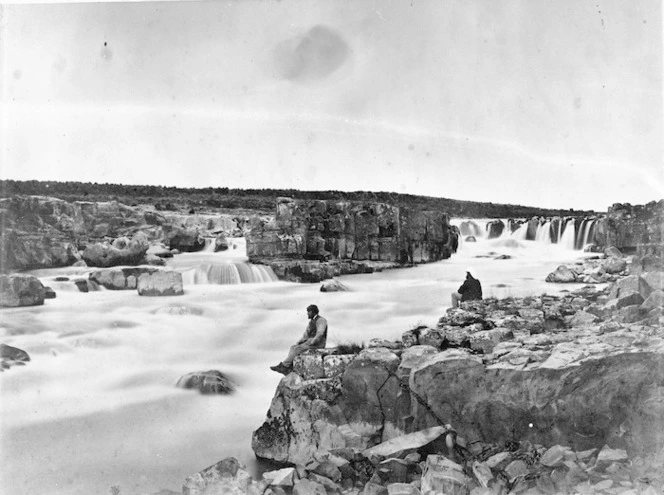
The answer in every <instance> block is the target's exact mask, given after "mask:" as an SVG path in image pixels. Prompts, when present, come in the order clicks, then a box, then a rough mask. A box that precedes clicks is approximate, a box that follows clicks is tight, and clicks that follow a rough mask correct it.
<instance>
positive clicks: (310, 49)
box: [273, 25, 350, 81]
mask: <svg viewBox="0 0 664 495" xmlns="http://www.w3.org/2000/svg"><path fill="white" fill-rule="evenodd" d="M349 55H350V48H349V47H348V44H347V43H346V42H345V41H344V40H343V38H342V37H341V36H340V35H339V34H338V33H337V32H335V31H334V30H333V29H331V28H329V27H327V26H323V25H317V26H314V27H312V28H311V29H309V31H307V32H306V33H305V34H302V35H299V36H296V37H293V38H290V39H287V40H284V41H281V42H279V43H278V44H277V45H276V47H275V48H274V52H273V61H274V67H275V69H276V72H277V74H278V76H279V77H280V78H282V79H287V80H292V81H312V80H319V79H324V78H326V77H327V76H329V75H330V74H332V73H333V72H335V71H336V70H337V69H339V68H340V67H341V66H342V65H343V64H344V62H345V61H346V60H347V59H348V57H349Z"/></svg>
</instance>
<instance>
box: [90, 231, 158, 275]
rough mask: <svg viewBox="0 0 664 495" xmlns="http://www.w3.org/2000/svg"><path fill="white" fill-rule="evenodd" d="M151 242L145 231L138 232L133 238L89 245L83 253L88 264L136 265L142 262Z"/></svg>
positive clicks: (104, 266)
mask: <svg viewBox="0 0 664 495" xmlns="http://www.w3.org/2000/svg"><path fill="white" fill-rule="evenodd" d="M149 247H150V244H149V242H148V238H147V236H146V235H145V234H143V233H138V234H136V235H135V236H134V237H133V238H132V239H131V240H128V239H126V238H120V242H117V240H116V241H115V242H114V243H113V244H109V243H107V242H104V243H95V244H92V245H89V246H88V247H86V248H85V250H84V251H83V252H82V253H81V256H82V258H83V260H84V261H85V262H86V263H87V265H88V266H95V267H101V268H107V267H110V266H120V265H136V264H139V263H141V262H142V261H143V260H144V258H145V254H146V253H147V251H148V248H149Z"/></svg>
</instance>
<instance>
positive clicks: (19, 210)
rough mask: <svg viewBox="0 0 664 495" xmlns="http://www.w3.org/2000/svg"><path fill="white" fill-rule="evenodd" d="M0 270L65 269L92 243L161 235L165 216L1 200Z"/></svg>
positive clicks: (44, 200) (112, 206)
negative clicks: (116, 238)
mask: <svg viewBox="0 0 664 495" xmlns="http://www.w3.org/2000/svg"><path fill="white" fill-rule="evenodd" d="M0 219H1V220H0V221H1V224H2V233H1V235H2V237H1V244H0V267H1V268H2V271H11V270H21V269H27V268H50V267H57V266H68V265H71V264H72V263H74V262H76V261H77V260H78V259H80V256H79V255H78V249H80V248H82V247H84V246H85V245H86V244H87V243H89V242H90V241H93V240H99V239H103V238H105V237H117V236H120V235H127V234H130V235H131V234H132V233H135V232H139V231H140V232H143V233H146V234H150V235H151V236H152V237H158V236H159V235H162V234H163V232H162V225H164V217H163V216H162V215H160V214H159V213H156V212H141V211H140V210H138V209H136V208H131V207H128V206H125V205H122V204H120V203H117V202H114V201H110V202H106V203H90V202H83V201H77V202H74V203H68V202H66V201H63V200H60V199H57V198H49V197H44V196H16V197H12V198H3V199H0Z"/></svg>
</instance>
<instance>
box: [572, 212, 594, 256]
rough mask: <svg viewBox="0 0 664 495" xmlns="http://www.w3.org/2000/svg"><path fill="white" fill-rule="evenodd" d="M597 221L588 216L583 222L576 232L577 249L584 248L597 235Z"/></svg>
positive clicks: (575, 244)
mask: <svg viewBox="0 0 664 495" xmlns="http://www.w3.org/2000/svg"><path fill="white" fill-rule="evenodd" d="M595 223H596V220H594V219H588V218H586V219H584V220H583V221H582V222H581V227H580V228H579V231H578V232H577V234H576V240H575V242H574V247H575V248H576V249H583V248H585V247H586V246H587V245H588V244H590V243H591V242H592V239H593V237H594V235H595V229H594V227H595Z"/></svg>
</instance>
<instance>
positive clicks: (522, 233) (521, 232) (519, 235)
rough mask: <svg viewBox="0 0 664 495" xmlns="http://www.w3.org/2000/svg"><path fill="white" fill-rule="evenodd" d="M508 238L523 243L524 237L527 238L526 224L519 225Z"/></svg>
mask: <svg viewBox="0 0 664 495" xmlns="http://www.w3.org/2000/svg"><path fill="white" fill-rule="evenodd" d="M510 237H511V238H512V239H516V240H518V241H525V240H526V237H528V222H525V223H523V224H521V225H520V226H519V228H518V229H517V230H515V231H514V232H513V233H512V235H511V236H510Z"/></svg>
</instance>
